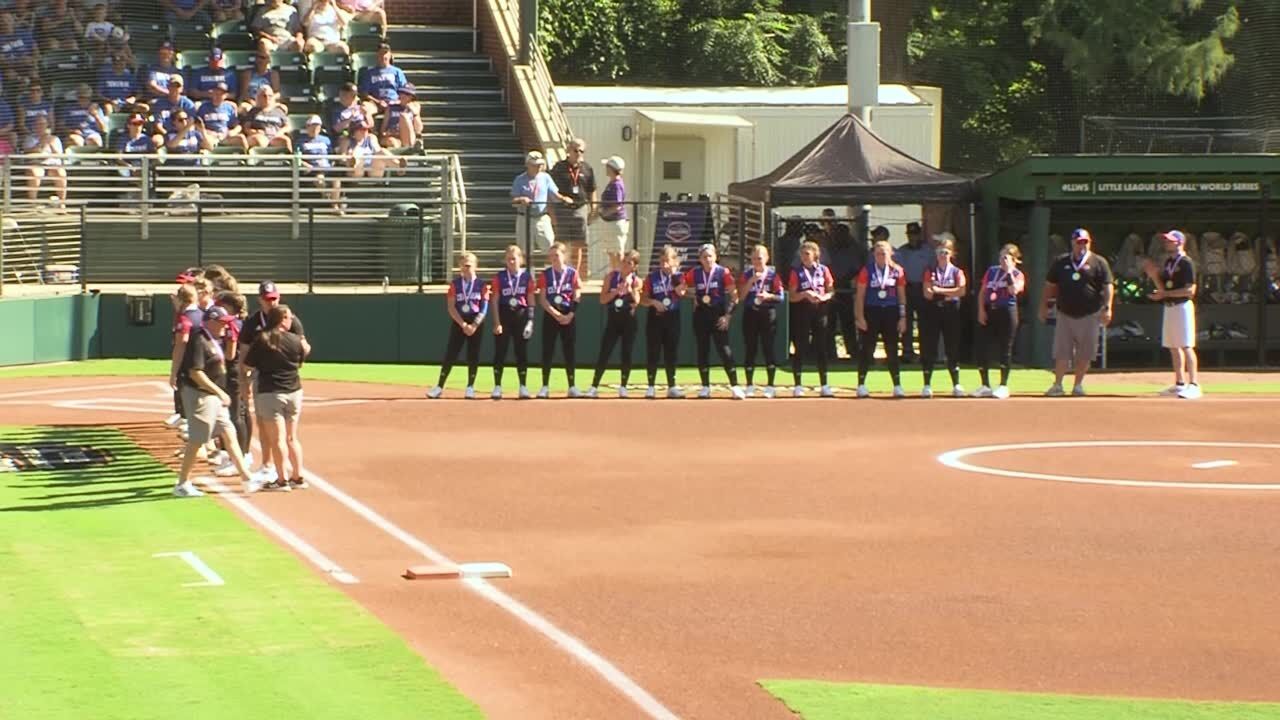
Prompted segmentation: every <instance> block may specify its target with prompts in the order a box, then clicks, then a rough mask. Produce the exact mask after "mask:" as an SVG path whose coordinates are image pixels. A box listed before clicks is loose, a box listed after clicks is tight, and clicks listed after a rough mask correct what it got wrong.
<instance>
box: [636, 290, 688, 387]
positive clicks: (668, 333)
mask: <svg viewBox="0 0 1280 720" xmlns="http://www.w3.org/2000/svg"><path fill="white" fill-rule="evenodd" d="M679 346H680V315H679V314H678V313H674V312H672V311H670V310H668V311H666V312H663V313H660V312H658V311H657V310H652V309H650V310H649V317H648V319H647V320H646V321H645V324H644V348H645V361H646V362H647V363H648V366H649V368H648V369H649V384H650V385H654V384H656V381H657V379H658V359H659V358H661V359H662V360H664V361H665V362H666V369H667V387H675V384H676V349H677V348H678V347H679Z"/></svg>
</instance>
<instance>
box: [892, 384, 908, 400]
mask: <svg viewBox="0 0 1280 720" xmlns="http://www.w3.org/2000/svg"><path fill="white" fill-rule="evenodd" d="M893 396H894V397H895V398H904V397H906V396H907V391H906V390H903V389H902V386H901V385H894V386H893Z"/></svg>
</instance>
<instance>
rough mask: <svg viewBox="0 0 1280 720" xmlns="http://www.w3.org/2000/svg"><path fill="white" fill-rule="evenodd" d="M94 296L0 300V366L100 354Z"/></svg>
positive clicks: (57, 360) (95, 296)
mask: <svg viewBox="0 0 1280 720" xmlns="http://www.w3.org/2000/svg"><path fill="white" fill-rule="evenodd" d="M100 304H101V298H99V297H98V296H97V295H73V296H69V297H53V298H38V299H28V298H21V299H12V300H3V301H0V365H30V364H32V363H47V362H61V361H66V360H86V359H89V358H96V357H101V356H102V355H101V345H100V340H101V336H100V335H99V333H98V327H99V322H98V320H99V307H100Z"/></svg>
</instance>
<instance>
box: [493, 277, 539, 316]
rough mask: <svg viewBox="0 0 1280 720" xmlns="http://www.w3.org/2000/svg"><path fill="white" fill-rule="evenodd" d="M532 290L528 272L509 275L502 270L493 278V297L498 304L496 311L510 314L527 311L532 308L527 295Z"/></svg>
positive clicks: (531, 279)
mask: <svg viewBox="0 0 1280 720" xmlns="http://www.w3.org/2000/svg"><path fill="white" fill-rule="evenodd" d="M532 288H533V276H532V275H530V274H529V271H528V270H521V271H520V272H518V273H514V274H513V273H511V272H510V271H508V270H503V271H502V272H500V273H498V274H497V275H495V276H494V278H493V290H492V294H493V297H494V298H495V299H496V300H497V302H498V309H499V310H501V311H503V312H504V313H506V312H511V313H518V312H520V311H522V310H529V309H531V308H532V307H533V306H532V304H531V303H530V302H529V295H530V292H531V290H532Z"/></svg>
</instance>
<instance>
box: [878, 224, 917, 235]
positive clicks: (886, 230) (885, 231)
mask: <svg viewBox="0 0 1280 720" xmlns="http://www.w3.org/2000/svg"><path fill="white" fill-rule="evenodd" d="M908 227H909V226H908ZM916 229H917V230H919V229H920V228H919V226H917V227H916ZM876 235H884V236H885V237H889V228H887V227H885V226H883V225H877V226H875V227H874V228H872V229H871V237H875V236H876Z"/></svg>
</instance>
